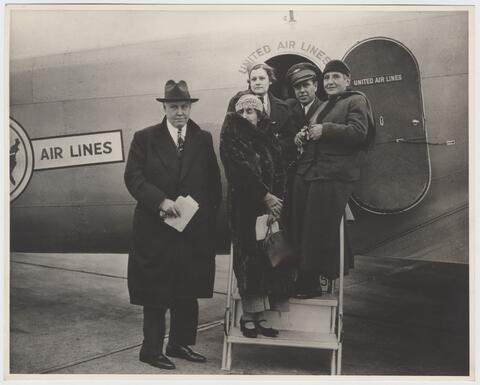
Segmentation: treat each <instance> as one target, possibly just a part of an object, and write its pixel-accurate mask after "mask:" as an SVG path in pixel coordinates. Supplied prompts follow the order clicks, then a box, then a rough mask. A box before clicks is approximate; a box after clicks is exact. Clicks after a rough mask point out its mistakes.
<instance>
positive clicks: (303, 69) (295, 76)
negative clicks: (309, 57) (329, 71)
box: [285, 63, 318, 86]
mask: <svg viewBox="0 0 480 385" xmlns="http://www.w3.org/2000/svg"><path fill="white" fill-rule="evenodd" d="M317 71H318V70H317V68H316V67H315V66H314V65H313V64H311V63H297V64H294V65H293V66H291V67H290V68H289V69H288V71H287V73H286V75H285V76H286V77H287V80H288V82H289V83H290V85H292V86H294V85H295V84H298V83H300V82H303V81H305V80H309V79H314V80H317V76H318V72H317Z"/></svg>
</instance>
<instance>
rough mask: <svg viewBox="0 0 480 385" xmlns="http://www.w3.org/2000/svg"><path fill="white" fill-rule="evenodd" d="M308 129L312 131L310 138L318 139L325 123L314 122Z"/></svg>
mask: <svg viewBox="0 0 480 385" xmlns="http://www.w3.org/2000/svg"><path fill="white" fill-rule="evenodd" d="M308 131H309V133H310V138H311V139H312V140H318V139H320V137H321V136H322V131H323V125H322V124H312V125H311V126H310V127H309V128H308Z"/></svg>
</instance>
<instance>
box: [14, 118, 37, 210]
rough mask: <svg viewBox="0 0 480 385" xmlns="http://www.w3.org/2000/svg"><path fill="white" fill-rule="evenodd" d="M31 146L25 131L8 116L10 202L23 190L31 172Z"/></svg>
mask: <svg viewBox="0 0 480 385" xmlns="http://www.w3.org/2000/svg"><path fill="white" fill-rule="evenodd" d="M33 162H34V160H33V147H32V143H31V142H30V138H29V137H28V135H27V133H26V131H25V130H24V129H23V127H22V126H21V125H20V124H19V123H18V122H17V121H16V120H14V119H13V118H10V159H9V163H10V202H13V201H14V200H15V199H16V198H18V197H19V196H20V194H21V193H22V192H23V191H24V190H25V188H26V187H27V185H28V183H29V182H30V179H31V177H32V173H33Z"/></svg>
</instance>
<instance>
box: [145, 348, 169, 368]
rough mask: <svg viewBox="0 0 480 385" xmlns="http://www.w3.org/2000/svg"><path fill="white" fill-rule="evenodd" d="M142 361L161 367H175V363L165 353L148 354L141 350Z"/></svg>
mask: <svg viewBox="0 0 480 385" xmlns="http://www.w3.org/2000/svg"><path fill="white" fill-rule="evenodd" d="M140 361H142V362H145V363H146V364H149V365H152V366H155V367H156V368H159V369H167V370H171V369H175V364H174V363H173V362H172V361H170V360H169V359H168V357H166V356H165V355H164V354H163V353H160V354H147V353H144V352H142V351H140Z"/></svg>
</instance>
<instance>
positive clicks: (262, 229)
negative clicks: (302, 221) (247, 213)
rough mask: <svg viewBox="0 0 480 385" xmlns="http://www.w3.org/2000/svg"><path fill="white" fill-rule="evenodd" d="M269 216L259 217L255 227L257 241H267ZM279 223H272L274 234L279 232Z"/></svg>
mask: <svg viewBox="0 0 480 385" xmlns="http://www.w3.org/2000/svg"><path fill="white" fill-rule="evenodd" d="M267 220H268V215H267V214H265V215H261V216H259V217H257V224H256V225H255V233H256V235H257V241H261V240H262V239H265V237H266V236H267V231H268V226H267ZM279 230H280V228H279V226H278V222H273V223H272V234H273V233H276V232H277V231H279Z"/></svg>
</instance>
